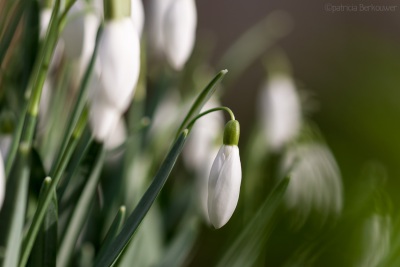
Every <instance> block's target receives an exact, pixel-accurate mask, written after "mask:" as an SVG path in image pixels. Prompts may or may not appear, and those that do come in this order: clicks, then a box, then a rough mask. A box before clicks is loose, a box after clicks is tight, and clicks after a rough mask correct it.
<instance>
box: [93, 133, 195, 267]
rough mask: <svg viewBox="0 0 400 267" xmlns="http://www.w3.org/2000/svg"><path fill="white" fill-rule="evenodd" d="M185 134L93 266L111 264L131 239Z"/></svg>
mask: <svg viewBox="0 0 400 267" xmlns="http://www.w3.org/2000/svg"><path fill="white" fill-rule="evenodd" d="M187 134H188V131H187V130H185V131H183V132H182V133H181V134H180V135H179V136H178V138H177V140H176V141H175V143H174V145H173V147H172V148H171V150H170V151H169V153H168V155H167V157H166V158H165V160H164V162H163V163H162V165H161V167H160V169H159V170H158V172H157V174H156V176H155V177H154V180H153V182H152V183H151V185H150V186H149V188H148V189H147V191H146V192H145V194H144V196H143V197H142V199H141V200H140V202H139V204H138V205H137V206H136V208H135V210H134V211H133V212H132V214H131V215H130V216H129V217H128V219H127V222H126V223H125V225H124V227H123V228H122V230H121V233H120V234H119V235H118V236H117V237H116V239H115V240H114V241H113V242H112V243H111V244H110V246H109V247H110V248H109V249H108V250H107V251H106V252H105V253H104V254H103V255H101V257H98V258H97V259H96V262H95V266H97V267H100V266H106V267H109V266H111V265H112V264H113V263H114V262H115V261H116V260H117V259H118V257H119V255H120V254H121V253H122V251H123V250H124V249H125V247H126V246H127V245H128V243H129V242H130V241H131V239H132V237H133V234H134V233H135V231H136V229H137V228H138V227H139V225H140V223H141V222H142V220H143V218H144V217H145V216H146V214H147V212H148V211H149V209H150V207H151V206H152V204H153V203H154V201H155V199H156V197H157V196H158V194H159V193H160V191H161V189H162V188H163V186H164V184H165V182H166V181H167V179H168V177H169V174H170V173H171V171H172V168H173V167H174V165H175V162H176V160H177V158H178V156H179V154H180V153H181V151H182V148H183V145H184V143H185V141H186V138H187Z"/></svg>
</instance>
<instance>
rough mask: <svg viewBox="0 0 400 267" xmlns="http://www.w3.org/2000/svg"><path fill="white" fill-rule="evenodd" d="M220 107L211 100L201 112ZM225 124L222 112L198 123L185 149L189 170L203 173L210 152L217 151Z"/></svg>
mask: <svg viewBox="0 0 400 267" xmlns="http://www.w3.org/2000/svg"><path fill="white" fill-rule="evenodd" d="M219 106H221V105H220V103H219V101H217V100H215V99H210V100H209V101H208V102H207V103H206V104H205V105H204V107H203V109H202V111H201V112H204V111H206V110H209V109H212V108H215V107H219ZM223 122H224V118H223V115H222V113H221V112H213V113H210V114H208V115H207V116H204V117H202V118H201V119H199V120H197V121H196V123H195V124H194V126H193V128H192V130H191V131H190V132H191V133H190V136H189V137H188V140H187V141H186V145H185V147H184V149H183V160H184V161H185V164H186V165H187V166H188V167H189V168H191V169H192V170H194V171H196V172H197V171H200V172H201V170H202V169H203V167H204V162H206V161H207V160H208V159H209V158H210V151H212V150H214V149H215V146H216V145H215V144H216V140H218V138H219V137H220V136H221V132H222V130H223V127H224V124H223ZM214 158H215V156H214ZM207 179H208V177H207Z"/></svg>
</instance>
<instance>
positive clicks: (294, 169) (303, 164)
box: [282, 143, 343, 224]
mask: <svg viewBox="0 0 400 267" xmlns="http://www.w3.org/2000/svg"><path fill="white" fill-rule="evenodd" d="M282 166H283V168H282V170H283V172H284V173H288V175H289V176H290V183H289V186H288V188H287V190H286V193H285V202H286V204H287V206H288V208H290V209H293V210H295V211H296V212H297V214H299V220H300V224H301V223H302V222H304V221H305V219H306V218H307V217H308V215H309V214H310V212H311V211H317V212H319V213H320V214H323V215H329V214H332V215H338V214H339V213H340V212H341V210H342V205H343V188H342V181H341V175H340V171H339V167H338V166H337V164H336V161H335V158H334V157H333V155H332V153H331V152H330V150H329V149H328V147H326V146H325V145H323V144H319V143H304V144H298V145H294V146H292V147H290V148H289V149H288V151H287V152H286V153H285V155H284V157H283V160H282Z"/></svg>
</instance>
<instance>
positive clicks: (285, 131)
mask: <svg viewBox="0 0 400 267" xmlns="http://www.w3.org/2000/svg"><path fill="white" fill-rule="evenodd" d="M260 104H261V105H260V111H261V120H262V125H263V128H264V131H265V134H266V138H267V144H268V145H269V147H270V148H271V149H272V150H273V151H276V150H280V149H281V148H282V147H283V146H284V145H285V144H286V143H287V142H289V141H291V140H292V139H293V138H294V137H296V135H297V134H298V132H299V130H300V126H301V104H300V98H299V96H298V94H297V92H296V88H295V85H294V83H293V81H292V79H291V78H290V77H288V76H286V75H274V76H272V77H271V79H270V80H268V81H267V83H266V84H265V85H264V86H263V88H262V91H261V97H260Z"/></svg>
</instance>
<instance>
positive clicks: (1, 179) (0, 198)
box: [0, 153, 6, 210]
mask: <svg viewBox="0 0 400 267" xmlns="http://www.w3.org/2000/svg"><path fill="white" fill-rule="evenodd" d="M5 191H6V174H5V171H4V163H3V156H2V154H1V153H0V210H1V207H2V206H3V202H4V195H5Z"/></svg>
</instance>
